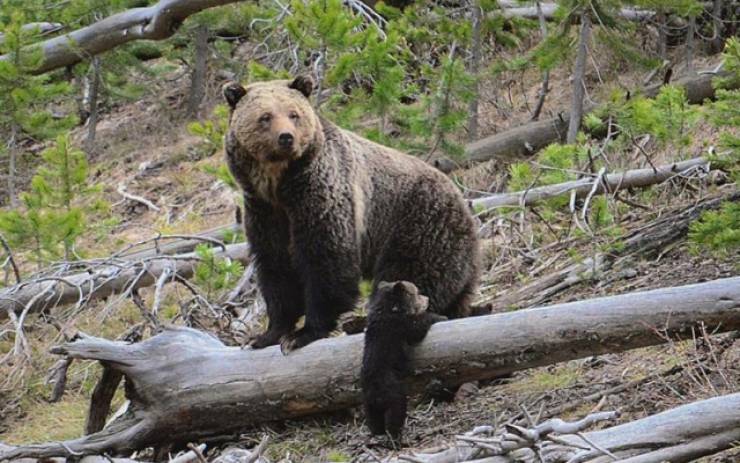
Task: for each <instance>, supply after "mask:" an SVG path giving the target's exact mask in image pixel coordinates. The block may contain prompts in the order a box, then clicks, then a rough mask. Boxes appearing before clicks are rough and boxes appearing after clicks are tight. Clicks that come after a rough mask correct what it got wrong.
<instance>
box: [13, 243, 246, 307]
mask: <svg viewBox="0 0 740 463" xmlns="http://www.w3.org/2000/svg"><path fill="white" fill-rule="evenodd" d="M196 241H198V240H196V239H194V238H193V239H185V240H184V242H185V245H187V246H194V245H195V244H193V243H194V242H196ZM200 242H202V240H200ZM150 253H151V251H146V252H144V253H142V254H144V255H141V254H140V258H139V259H137V260H134V261H132V260H129V259H126V258H125V257H123V258H120V259H111V261H110V263H103V264H102V265H100V266H97V267H96V268H94V269H92V270H91V271H88V272H80V273H74V274H71V275H59V276H54V277H53V278H44V277H41V278H37V279H32V280H28V281H25V282H22V283H20V284H17V285H14V286H11V287H9V288H6V289H4V290H3V291H2V292H0V319H2V318H4V317H7V313H8V311H14V312H17V313H20V312H26V313H32V312H39V311H42V310H46V309H50V308H53V307H57V306H62V305H67V304H74V303H78V304H82V303H87V302H90V301H93V300H97V299H102V298H105V297H108V296H111V295H114V294H121V293H125V292H129V291H132V290H135V289H138V288H143V287H148V286H152V285H154V284H155V283H156V281H157V279H158V278H159V277H160V276H161V275H162V274H163V273H165V272H171V273H172V274H173V275H177V276H179V277H181V278H184V279H188V278H190V277H191V276H192V275H193V271H194V269H195V266H196V264H197V263H198V258H197V256H196V255H195V254H194V253H186V254H179V255H176V256H168V255H159V254H150ZM147 254H149V255H147ZM214 255H215V256H216V257H228V258H230V259H233V260H238V261H240V262H243V263H246V262H247V261H248V260H249V247H248V246H247V244H246V243H238V244H232V245H228V246H224V248H222V249H216V250H215V253H214Z"/></svg>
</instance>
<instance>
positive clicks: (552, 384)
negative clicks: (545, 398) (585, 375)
mask: <svg viewBox="0 0 740 463" xmlns="http://www.w3.org/2000/svg"><path fill="white" fill-rule="evenodd" d="M580 376H581V370H580V369H578V368H576V367H575V366H563V367H559V368H555V369H554V370H553V371H536V372H534V373H532V374H531V375H528V376H526V377H524V378H522V379H521V380H519V381H516V382H513V383H511V384H510V385H509V387H511V388H512V389H514V390H516V391H518V392H528V393H540V392H547V391H552V390H556V389H563V388H566V387H570V386H573V385H574V384H575V383H576V381H577V380H578V378H579V377H580Z"/></svg>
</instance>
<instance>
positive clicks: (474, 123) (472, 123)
mask: <svg viewBox="0 0 740 463" xmlns="http://www.w3.org/2000/svg"><path fill="white" fill-rule="evenodd" d="M470 6H471V8H472V13H473V17H472V21H473V43H472V50H471V57H470V73H471V74H472V75H473V77H474V78H475V83H474V84H473V94H474V96H473V98H472V99H471V100H470V104H469V105H468V113H469V114H470V118H469V119H468V140H469V141H471V142H472V141H475V140H477V139H478V101H479V100H480V84H479V83H478V77H479V76H478V71H479V70H480V60H481V47H482V43H481V22H482V20H483V12H482V11H481V7H480V4H479V2H478V1H477V0H473V1H471V2H470Z"/></svg>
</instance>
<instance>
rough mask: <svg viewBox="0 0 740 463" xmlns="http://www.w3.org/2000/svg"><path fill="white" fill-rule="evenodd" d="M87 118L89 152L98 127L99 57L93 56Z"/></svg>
mask: <svg viewBox="0 0 740 463" xmlns="http://www.w3.org/2000/svg"><path fill="white" fill-rule="evenodd" d="M90 73H91V74H92V75H91V76H90V97H89V108H90V109H89V113H88V114H89V118H88V119H87V124H88V125H87V138H86V139H85V150H86V151H87V152H88V153H91V152H92V151H93V149H94V148H95V134H96V133H97V128H98V97H99V93H100V57H98V56H93V58H92V65H91V67H90Z"/></svg>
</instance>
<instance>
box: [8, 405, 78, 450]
mask: <svg viewBox="0 0 740 463" xmlns="http://www.w3.org/2000/svg"><path fill="white" fill-rule="evenodd" d="M87 408H88V399H87V397H84V396H82V395H72V396H69V395H68V396H65V398H64V400H63V401H61V402H57V403H52V404H50V403H48V402H46V401H43V400H36V401H34V402H33V403H27V404H26V406H24V409H25V410H26V414H25V417H24V418H23V420H21V421H19V422H16V423H15V425H14V426H12V427H11V428H10V431H9V432H7V433H5V434H2V435H0V441H3V442H6V443H8V444H11V445H12V444H29V443H34V442H49V441H60V440H66V439H72V438H75V437H79V436H81V435H82V433H83V428H84V426H85V417H86V415H87Z"/></svg>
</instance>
